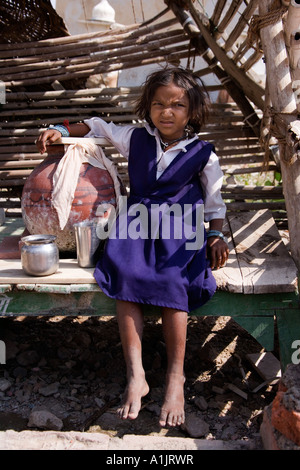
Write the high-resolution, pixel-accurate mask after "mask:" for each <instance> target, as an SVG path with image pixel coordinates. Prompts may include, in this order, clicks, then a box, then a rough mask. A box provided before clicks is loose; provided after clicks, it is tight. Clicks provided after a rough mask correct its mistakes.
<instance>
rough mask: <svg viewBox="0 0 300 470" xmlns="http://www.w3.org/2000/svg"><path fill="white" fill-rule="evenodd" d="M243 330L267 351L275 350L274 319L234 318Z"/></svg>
mask: <svg viewBox="0 0 300 470" xmlns="http://www.w3.org/2000/svg"><path fill="white" fill-rule="evenodd" d="M234 321H236V322H237V323H238V324H239V325H240V326H241V327H242V328H244V329H245V330H246V331H247V332H248V333H250V335H251V336H252V337H253V338H255V339H256V341H257V342H258V343H259V344H261V345H262V346H263V347H264V348H265V349H266V351H273V349H274V317H273V315H272V316H271V315H270V316H269V317H255V316H253V317H234Z"/></svg>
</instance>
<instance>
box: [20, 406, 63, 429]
mask: <svg viewBox="0 0 300 470" xmlns="http://www.w3.org/2000/svg"><path fill="white" fill-rule="evenodd" d="M27 426H28V427H29V428H39V429H51V430H53V431H61V429H62V428H63V422H62V420H61V419H59V418H58V417H57V416H55V415H54V414H53V413H51V412H50V411H47V410H40V411H32V413H31V414H30V416H29V420H28V424H27Z"/></svg>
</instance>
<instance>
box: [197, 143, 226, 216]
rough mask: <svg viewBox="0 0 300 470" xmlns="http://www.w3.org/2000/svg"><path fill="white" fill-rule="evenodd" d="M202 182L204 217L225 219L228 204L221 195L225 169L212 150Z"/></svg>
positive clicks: (201, 176) (201, 178)
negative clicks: (223, 169)
mask: <svg viewBox="0 0 300 470" xmlns="http://www.w3.org/2000/svg"><path fill="white" fill-rule="evenodd" d="M200 182H201V185H202V188H203V191H204V219H205V222H209V221H210V220H213V219H224V218H225V215H226V205H225V203H224V201H223V199H222V196H221V188H222V184H223V171H222V170H221V167H220V164H219V159H218V157H217V155H216V154H215V153H214V152H212V153H211V155H210V157H209V160H208V162H207V164H206V165H205V167H204V169H203V171H202V172H201V174H200Z"/></svg>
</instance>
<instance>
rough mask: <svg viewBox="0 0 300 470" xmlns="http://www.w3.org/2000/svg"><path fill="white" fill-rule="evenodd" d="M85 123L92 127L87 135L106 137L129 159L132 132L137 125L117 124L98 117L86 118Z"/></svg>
mask: <svg viewBox="0 0 300 470" xmlns="http://www.w3.org/2000/svg"><path fill="white" fill-rule="evenodd" d="M84 123H85V124H86V125H87V126H88V127H89V128H90V131H89V132H88V133H87V134H86V135H85V137H105V138H106V139H108V140H109V141H110V142H111V143H112V144H113V145H114V147H116V149H117V150H118V152H119V153H120V154H121V155H123V157H125V158H127V159H128V155H129V148H130V138H131V134H132V132H133V131H134V129H135V128H136V126H135V125H130V124H129V125H124V126H122V125H119V124H118V125H117V124H114V123H113V122H106V121H103V119H101V118H98V117H93V118H91V119H86V120H85V121H84Z"/></svg>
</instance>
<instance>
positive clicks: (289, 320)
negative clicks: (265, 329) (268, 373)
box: [276, 309, 300, 370]
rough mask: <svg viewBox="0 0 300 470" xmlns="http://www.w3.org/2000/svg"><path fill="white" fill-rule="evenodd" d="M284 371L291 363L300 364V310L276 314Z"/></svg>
mask: <svg viewBox="0 0 300 470" xmlns="http://www.w3.org/2000/svg"><path fill="white" fill-rule="evenodd" d="M276 318H277V330H278V340H279V351H280V362H281V365H282V369H283V370H285V368H286V366H287V365H288V364H291V363H298V364H299V363H300V359H299V358H300V354H298V353H297V352H299V353H300V351H299V342H300V310H299V309H286V310H279V311H277V312H276Z"/></svg>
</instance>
